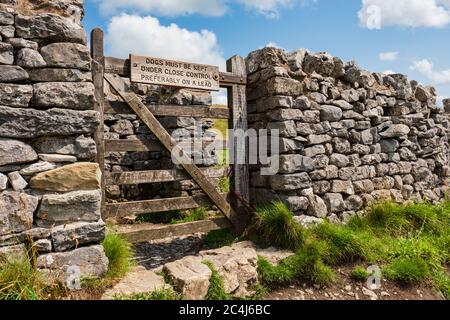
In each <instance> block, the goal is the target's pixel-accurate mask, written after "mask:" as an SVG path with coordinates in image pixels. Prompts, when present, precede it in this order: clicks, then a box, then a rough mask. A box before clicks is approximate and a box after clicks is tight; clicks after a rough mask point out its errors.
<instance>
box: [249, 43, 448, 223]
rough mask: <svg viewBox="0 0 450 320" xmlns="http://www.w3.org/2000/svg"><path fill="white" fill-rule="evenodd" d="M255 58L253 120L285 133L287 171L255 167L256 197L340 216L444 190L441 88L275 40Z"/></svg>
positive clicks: (303, 214) (301, 211)
mask: <svg viewBox="0 0 450 320" xmlns="http://www.w3.org/2000/svg"><path fill="white" fill-rule="evenodd" d="M246 61H247V72H248V81H249V86H248V92H247V93H248V102H249V117H248V118H249V127H250V128H253V129H257V130H258V129H266V128H267V129H278V130H279V132H280V153H281V155H280V171H279V173H278V174H276V175H273V176H263V175H261V172H260V170H259V169H260V168H259V167H258V166H253V168H252V169H253V170H252V172H251V179H250V182H251V190H252V196H251V199H252V201H253V202H254V203H267V202H269V201H275V200H278V201H279V200H281V201H283V202H285V203H287V204H288V205H289V206H290V208H291V209H292V210H293V211H294V212H295V213H296V214H297V215H298V219H299V220H300V221H302V220H304V219H307V220H311V219H310V218H309V217H314V218H319V219H323V218H327V219H329V220H330V221H336V222H338V221H347V220H348V219H349V217H351V216H352V215H354V214H355V213H358V212H360V210H361V209H363V208H364V207H365V206H367V205H370V204H371V203H373V202H374V201H378V200H384V199H391V200H394V201H396V202H402V201H405V200H422V199H427V200H430V201H438V200H440V199H442V198H443V197H444V193H445V192H446V191H447V189H448V177H449V174H450V171H449V143H448V132H449V119H448V117H447V115H446V114H445V113H444V110H443V109H442V108H438V107H437V106H436V92H435V89H434V88H432V87H425V86H422V85H420V84H419V83H417V82H416V81H409V80H408V79H407V78H406V76H404V75H401V74H390V75H387V74H381V73H371V72H368V71H366V70H363V69H362V68H360V67H359V66H358V65H357V64H356V63H354V62H349V63H346V64H344V62H343V61H342V60H341V59H339V58H337V57H333V56H331V55H329V54H327V53H311V52H309V51H308V50H304V49H302V50H298V51H294V52H291V53H287V52H285V51H284V50H281V49H277V48H269V47H267V48H264V49H261V50H258V51H255V52H252V53H250V54H249V56H248V57H247V59H246ZM444 105H445V109H446V110H447V109H449V101H448V100H446V101H444Z"/></svg>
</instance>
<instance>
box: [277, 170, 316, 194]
mask: <svg viewBox="0 0 450 320" xmlns="http://www.w3.org/2000/svg"><path fill="white" fill-rule="evenodd" d="M270 186H271V187H272V189H273V190H276V191H288V190H298V189H305V188H309V187H311V178H310V177H309V175H308V174H307V173H306V172H302V173H295V174H284V175H281V174H278V175H274V176H270Z"/></svg>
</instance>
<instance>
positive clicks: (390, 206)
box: [253, 201, 450, 298]
mask: <svg viewBox="0 0 450 320" xmlns="http://www.w3.org/2000/svg"><path fill="white" fill-rule="evenodd" d="M291 216H292V213H289V211H288V210H287V208H286V207H285V206H282V205H280V204H276V203H275V204H272V205H271V206H266V207H264V208H262V209H259V210H258V215H257V217H256V221H255V222H254V225H253V227H254V228H255V229H256V230H257V231H258V234H259V235H260V238H262V242H265V243H266V244H267V245H276V246H278V247H280V248H286V247H291V248H296V253H295V255H294V256H292V257H289V258H287V259H285V260H283V261H281V263H279V265H277V266H273V265H271V264H270V263H269V262H268V261H266V260H264V259H262V258H260V259H259V261H258V270H259V272H260V275H261V278H262V279H263V282H264V283H265V284H267V285H269V286H274V285H278V284H286V283H290V282H291V281H293V280H294V279H298V278H303V279H306V280H310V281H312V282H314V283H319V284H320V283H321V284H327V283H330V282H332V281H333V273H332V271H331V267H336V266H340V265H343V264H346V263H361V262H363V263H366V264H378V265H380V266H381V267H382V271H383V276H384V277H386V278H387V279H389V280H392V281H395V282H398V283H400V284H406V285H409V284H419V283H422V284H431V285H433V286H434V287H435V288H436V289H438V290H440V291H441V292H442V293H443V294H444V296H446V297H447V298H450V276H449V274H448V264H449V262H450V202H448V201H445V202H442V203H440V204H437V205H432V204H430V203H427V202H423V203H406V204H403V205H402V204H395V203H392V202H382V203H377V204H375V205H373V206H372V207H371V208H369V209H368V210H367V213H366V215H365V216H364V217H358V216H355V217H353V218H352V219H351V220H350V221H349V223H348V224H346V225H333V224H330V223H327V222H325V223H323V224H321V225H318V226H316V227H313V228H311V229H309V230H302V229H301V228H300V227H296V226H295V225H294V223H293V222H292V220H291V218H290V217H291ZM294 230H295V231H294ZM295 234H298V236H297V237H298V239H297V240H294V239H295V238H296V236H295ZM260 241H261V240H260ZM294 241H296V245H295V244H293V242H294ZM363 271H364V272H363ZM352 276H353V277H354V278H355V279H360V280H363V279H365V278H367V274H366V272H365V270H364V269H359V268H357V269H355V270H354V271H353V273H352Z"/></svg>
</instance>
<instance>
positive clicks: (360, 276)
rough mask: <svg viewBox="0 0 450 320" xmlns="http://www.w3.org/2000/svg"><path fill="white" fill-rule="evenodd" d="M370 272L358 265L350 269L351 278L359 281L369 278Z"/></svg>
mask: <svg viewBox="0 0 450 320" xmlns="http://www.w3.org/2000/svg"><path fill="white" fill-rule="evenodd" d="M369 277H370V273H369V272H367V270H366V268H364V267H361V266H358V267H356V268H354V269H353V270H352V278H353V279H354V280H356V281H359V282H364V281H367V279H369Z"/></svg>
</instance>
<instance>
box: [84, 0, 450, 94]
mask: <svg viewBox="0 0 450 320" xmlns="http://www.w3.org/2000/svg"><path fill="white" fill-rule="evenodd" d="M85 3H86V15H85V19H84V25H85V27H86V30H87V31H88V32H89V31H90V30H91V29H93V28H94V27H96V26H99V27H101V28H102V29H103V30H104V31H105V33H106V34H107V36H106V38H107V47H106V53H107V54H109V55H115V56H126V55H127V54H128V53H135V54H147V55H155V56H163V57H167V58H177V59H183V58H184V60H188V61H189V60H191V61H194V62H204V63H212V64H218V65H221V66H223V63H224V61H225V59H227V58H228V57H230V56H232V55H234V54H239V55H242V56H244V57H245V56H246V55H247V54H248V53H249V52H251V51H253V50H255V49H258V48H261V47H264V46H265V45H267V44H269V43H272V44H275V45H277V46H280V47H282V48H284V49H286V50H288V51H291V50H295V49H298V48H307V49H309V50H311V51H327V52H329V53H331V54H332V55H335V56H339V57H341V58H342V59H343V60H345V61H348V60H353V59H354V60H356V61H357V62H358V63H359V64H360V65H361V66H362V67H364V68H367V69H368V70H370V71H379V72H384V71H394V72H399V73H404V74H407V75H408V76H409V78H410V79H415V80H418V81H419V82H422V83H423V84H426V85H433V84H434V85H435V86H436V88H437V92H438V95H439V96H442V97H450V41H449V38H450V37H449V36H450V0H337V1H336V0H260V1H256V0H248V1H247V0H85ZM161 3H164V4H163V5H161ZM380 54H381V55H382V57H380Z"/></svg>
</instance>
